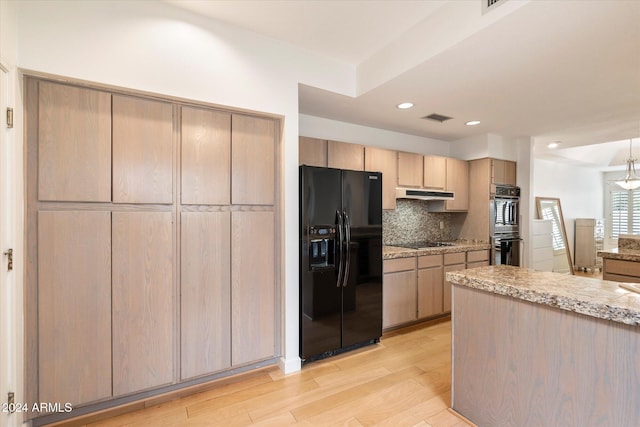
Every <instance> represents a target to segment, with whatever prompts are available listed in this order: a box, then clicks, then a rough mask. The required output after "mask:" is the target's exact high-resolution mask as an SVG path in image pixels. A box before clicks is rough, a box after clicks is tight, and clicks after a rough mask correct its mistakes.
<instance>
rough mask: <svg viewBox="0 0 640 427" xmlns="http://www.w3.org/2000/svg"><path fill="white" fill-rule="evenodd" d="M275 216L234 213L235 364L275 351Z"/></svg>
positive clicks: (246, 212)
mask: <svg viewBox="0 0 640 427" xmlns="http://www.w3.org/2000/svg"><path fill="white" fill-rule="evenodd" d="M274 226H275V217H274V213H273V212H272V211H256V212H251V211H235V212H232V214H231V271H232V273H231V325H232V327H231V348H232V354H231V364H232V365H233V366H238V365H243V364H246V363H249V362H252V361H256V360H261V359H267V358H270V357H273V356H274V355H275V319H276V312H275V310H276V309H275V247H276V244H275V243H274V240H273V236H274V235H275V229H274Z"/></svg>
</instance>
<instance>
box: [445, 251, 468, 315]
mask: <svg viewBox="0 0 640 427" xmlns="http://www.w3.org/2000/svg"><path fill="white" fill-rule="evenodd" d="M466 259H467V257H466V254H465V253H464V252H455V253H448V254H444V260H443V263H444V267H443V273H444V275H445V276H444V277H445V279H444V288H443V292H442V295H443V297H442V310H443V311H444V312H449V311H451V282H449V281H448V280H447V279H446V274H447V273H448V272H450V271H459V270H464V269H465V268H466Z"/></svg>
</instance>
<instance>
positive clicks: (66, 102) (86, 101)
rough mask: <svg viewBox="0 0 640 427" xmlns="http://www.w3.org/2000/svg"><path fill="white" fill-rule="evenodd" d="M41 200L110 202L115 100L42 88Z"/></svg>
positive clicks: (59, 87) (98, 94) (103, 95)
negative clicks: (112, 106) (113, 103)
mask: <svg viewBox="0 0 640 427" xmlns="http://www.w3.org/2000/svg"><path fill="white" fill-rule="evenodd" d="M38 91H39V97H38V135H39V145H38V176H39V180H38V199H39V200H42V201H89V202H109V201H111V95H110V94H108V93H106V92H101V91H97V90H92V89H85V88H78V87H72V86H66V85H61V84H57V83H49V82H41V83H40V85H39V90H38Z"/></svg>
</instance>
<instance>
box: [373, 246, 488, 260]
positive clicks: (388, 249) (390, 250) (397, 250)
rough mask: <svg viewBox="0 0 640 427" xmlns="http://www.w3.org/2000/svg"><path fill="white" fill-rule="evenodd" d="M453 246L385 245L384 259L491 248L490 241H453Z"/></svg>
mask: <svg viewBox="0 0 640 427" xmlns="http://www.w3.org/2000/svg"><path fill="white" fill-rule="evenodd" d="M451 243H452V245H451V246H437V247H433V248H422V249H411V248H403V247H400V246H392V245H388V246H384V247H383V250H382V259H383V260H386V259H398V258H410V257H414V256H422V255H438V254H447V253H456V252H469V251H477V250H483V249H491V244H489V243H484V242H483V243H468V242H451Z"/></svg>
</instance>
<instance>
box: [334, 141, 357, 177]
mask: <svg viewBox="0 0 640 427" xmlns="http://www.w3.org/2000/svg"><path fill="white" fill-rule="evenodd" d="M327 166H329V167H330V168H336V169H350V170H356V171H362V170H364V146H362V145H360V144H348V143H346V142H338V141H328V142H327Z"/></svg>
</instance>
